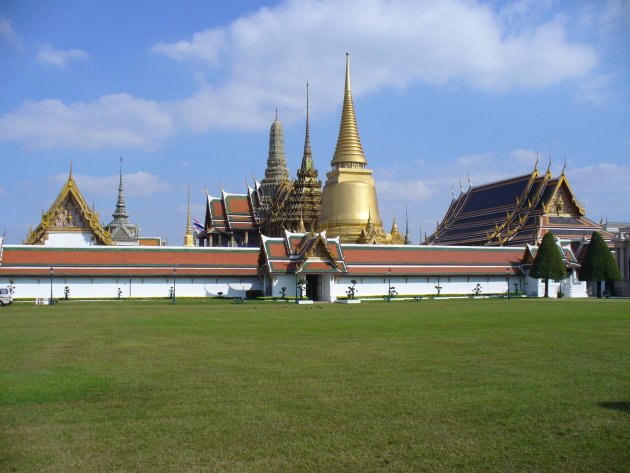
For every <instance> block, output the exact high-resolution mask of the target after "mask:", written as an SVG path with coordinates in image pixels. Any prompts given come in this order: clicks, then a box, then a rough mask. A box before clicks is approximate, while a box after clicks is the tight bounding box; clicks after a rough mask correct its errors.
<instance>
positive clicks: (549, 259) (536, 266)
mask: <svg viewBox="0 0 630 473" xmlns="http://www.w3.org/2000/svg"><path fill="white" fill-rule="evenodd" d="M529 276H530V277H532V278H535V279H544V280H545V297H549V279H564V278H566V277H567V268H566V267H565V266H564V261H562V254H561V253H560V248H558V244H557V243H556V237H555V236H554V234H553V233H551V232H547V233H545V236H544V237H543V239H542V243H541V244H540V246H539V247H538V251H537V252H536V258H534V263H533V264H532V268H531V269H530V270H529Z"/></svg>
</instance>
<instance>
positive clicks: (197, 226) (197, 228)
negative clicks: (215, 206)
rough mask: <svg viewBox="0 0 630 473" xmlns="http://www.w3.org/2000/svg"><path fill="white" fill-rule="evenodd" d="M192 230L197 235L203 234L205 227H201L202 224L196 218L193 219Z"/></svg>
mask: <svg viewBox="0 0 630 473" xmlns="http://www.w3.org/2000/svg"><path fill="white" fill-rule="evenodd" d="M193 230H194V231H195V233H199V232H203V231H204V230H205V227H204V226H203V223H201V222H200V221H199V220H197V219H196V218H193Z"/></svg>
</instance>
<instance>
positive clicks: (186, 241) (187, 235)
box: [184, 185, 195, 246]
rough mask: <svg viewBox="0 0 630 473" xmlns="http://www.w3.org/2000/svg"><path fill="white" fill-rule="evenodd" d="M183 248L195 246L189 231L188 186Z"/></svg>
mask: <svg viewBox="0 0 630 473" xmlns="http://www.w3.org/2000/svg"><path fill="white" fill-rule="evenodd" d="M184 246H195V239H194V237H193V234H192V231H191V230H190V185H189V186H188V212H187V214H186V233H185V234H184Z"/></svg>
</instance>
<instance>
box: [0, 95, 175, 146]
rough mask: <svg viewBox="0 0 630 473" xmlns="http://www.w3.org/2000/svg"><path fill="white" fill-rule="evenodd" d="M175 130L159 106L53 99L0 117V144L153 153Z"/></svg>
mask: <svg viewBox="0 0 630 473" xmlns="http://www.w3.org/2000/svg"><path fill="white" fill-rule="evenodd" d="M172 131H173V122H172V119H171V117H170V115H169V114H167V113H166V112H164V111H163V110H162V109H161V107H160V106H159V104H157V103H156V102H153V101H149V100H144V99H138V98H134V97H132V96H130V95H128V94H113V95H107V96H103V97H101V98H100V99H98V100H97V101H96V102H92V103H83V102H77V103H73V104H70V105H66V104H64V103H63V102H61V101H60V100H54V99H49V100H42V101H39V102H25V103H23V104H22V105H20V106H19V107H18V108H17V109H15V110H13V111H12V112H10V113H8V114H5V115H2V116H0V141H8V140H16V141H22V142H23V143H24V145H25V147H27V148H30V149H48V148H57V147H60V148H78V149H99V148H102V147H105V146H118V147H131V148H145V149H151V148H155V147H156V146H157V145H158V143H159V142H160V141H161V140H162V139H163V138H165V137H167V136H169V135H170V134H171V133H172Z"/></svg>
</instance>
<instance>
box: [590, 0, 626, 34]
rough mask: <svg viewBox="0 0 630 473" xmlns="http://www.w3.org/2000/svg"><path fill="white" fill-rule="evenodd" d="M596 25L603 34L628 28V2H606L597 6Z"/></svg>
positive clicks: (608, 0)
mask: <svg viewBox="0 0 630 473" xmlns="http://www.w3.org/2000/svg"><path fill="white" fill-rule="evenodd" d="M597 23H598V26H599V28H600V30H602V31H604V32H609V31H612V30H614V29H616V28H619V27H625V28H627V27H628V26H630V0H607V1H606V2H605V3H604V4H603V5H599V8H598V15H597Z"/></svg>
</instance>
